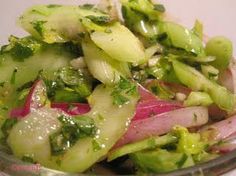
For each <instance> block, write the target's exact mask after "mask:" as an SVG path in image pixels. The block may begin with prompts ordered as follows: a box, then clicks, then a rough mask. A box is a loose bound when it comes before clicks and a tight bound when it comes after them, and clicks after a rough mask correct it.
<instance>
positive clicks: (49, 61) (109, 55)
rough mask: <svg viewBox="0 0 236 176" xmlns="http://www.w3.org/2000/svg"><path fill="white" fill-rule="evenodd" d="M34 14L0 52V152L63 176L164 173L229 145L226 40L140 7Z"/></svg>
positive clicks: (232, 86)
mask: <svg viewBox="0 0 236 176" xmlns="http://www.w3.org/2000/svg"><path fill="white" fill-rule="evenodd" d="M120 4H121V12H122V17H121V16H119V13H118V10H117V9H116V7H115V6H114V4H113V3H112V1H101V3H100V4H96V5H94V4H84V5H79V6H73V5H57V4H50V5H35V6H33V7H31V8H29V9H28V10H26V11H25V12H23V13H22V15H21V16H20V17H19V19H18V23H19V24H20V26H21V27H22V28H23V29H24V30H25V31H27V32H28V33H29V35H28V36H25V37H23V38H19V37H16V36H10V37H9V44H7V45H4V46H2V47H1V50H0V60H1V65H0V67H1V69H0V75H1V76H0V129H1V130H0V144H1V146H4V147H5V148H7V149H8V150H9V151H10V152H11V153H12V154H13V155H14V156H15V157H17V158H19V159H21V160H23V161H25V162H28V163H38V164H40V165H42V166H44V167H48V168H51V169H56V170H59V171H64V172H69V173H92V170H93V167H94V166H95V165H96V163H99V164H102V165H105V166H107V167H109V168H110V167H111V168H112V167H113V168H116V167H119V166H121V167H122V166H123V165H127V164H128V165H129V171H127V173H124V174H135V173H138V174H146V173H165V172H170V171H174V170H179V169H182V168H186V167H190V166H194V165H196V164H198V163H202V162H206V161H209V160H212V159H214V158H217V157H219V156H221V155H223V154H225V153H228V152H230V151H232V150H234V149H235V148H236V145H235V143H234V140H235V137H236V136H235V134H236V128H235V125H236V116H235V113H236V99H235V93H236V66H235V64H234V60H233V57H232V53H233V47H232V42H231V41H230V40H229V39H227V38H225V37H223V36H216V37H213V38H210V39H206V38H205V37H204V35H203V25H202V23H201V22H200V21H198V20H196V22H195V25H194V27H193V28H192V29H187V28H185V27H184V26H182V25H180V24H177V23H176V22H173V21H171V20H169V19H168V18H167V17H166V12H165V7H164V6H163V5H162V4H158V3H153V2H151V1H150V0H120Z"/></svg>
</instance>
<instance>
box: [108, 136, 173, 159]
mask: <svg viewBox="0 0 236 176" xmlns="http://www.w3.org/2000/svg"><path fill="white" fill-rule="evenodd" d="M176 141H177V138H176V137H175V136H173V135H171V134H167V135H165V136H160V137H152V138H149V139H145V140H142V141H139V142H135V143H132V144H127V145H125V146H123V147H121V148H118V149H115V150H114V151H111V152H110V153H109V154H108V161H112V160H114V159H116V158H119V157H121V156H124V155H127V154H130V153H134V152H138V151H141V150H146V149H153V148H156V147H161V146H164V145H167V144H171V143H174V142H176Z"/></svg>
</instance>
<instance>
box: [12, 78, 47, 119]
mask: <svg viewBox="0 0 236 176" xmlns="http://www.w3.org/2000/svg"><path fill="white" fill-rule="evenodd" d="M46 101H47V91H46V85H45V83H44V82H43V81H42V80H38V81H36V82H35V83H34V84H33V86H32V87H31V89H30V92H29V94H28V95H27V97H26V101H25V104H24V106H23V107H22V108H15V109H13V110H12V111H11V112H10V117H13V118H22V117H24V116H26V115H27V114H29V113H30V112H31V111H33V110H35V109H38V108H40V107H43V106H44V105H45V103H46Z"/></svg>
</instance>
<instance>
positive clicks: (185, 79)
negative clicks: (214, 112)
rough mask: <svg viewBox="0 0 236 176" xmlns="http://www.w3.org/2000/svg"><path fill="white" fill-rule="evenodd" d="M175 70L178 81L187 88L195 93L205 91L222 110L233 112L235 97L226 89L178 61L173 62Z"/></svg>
mask: <svg viewBox="0 0 236 176" xmlns="http://www.w3.org/2000/svg"><path fill="white" fill-rule="evenodd" d="M172 62H173V68H174V70H175V73H176V75H177V77H178V79H179V80H180V81H181V82H182V83H183V84H184V85H186V86H188V87H190V88H191V89H193V90H195V91H200V90H202V91H205V92H206V93H208V94H209V95H210V97H211V98H212V100H213V101H214V103H215V104H216V105H217V106H219V107H220V108H221V109H223V110H226V111H228V112H233V111H234V108H235V97H234V95H233V94H232V93H231V92H229V91H228V90H227V89H226V88H225V87H222V86H220V85H218V84H216V83H214V82H212V81H210V80H208V79H207V78H206V77H204V76H203V75H202V74H201V73H200V72H199V71H197V70H196V69H195V68H193V67H190V66H188V65H186V64H184V63H181V62H179V61H177V60H174V61H172Z"/></svg>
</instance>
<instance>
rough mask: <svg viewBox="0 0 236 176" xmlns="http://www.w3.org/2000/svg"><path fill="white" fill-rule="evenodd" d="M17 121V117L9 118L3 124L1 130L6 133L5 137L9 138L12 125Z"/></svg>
mask: <svg viewBox="0 0 236 176" xmlns="http://www.w3.org/2000/svg"><path fill="white" fill-rule="evenodd" d="M16 123H17V119H13V118H11V119H10V118H7V119H6V120H5V121H4V123H3V124H2V126H1V131H2V133H3V135H4V138H7V137H8V135H9V133H10V130H11V129H12V127H13V126H14V125H15V124H16Z"/></svg>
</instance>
